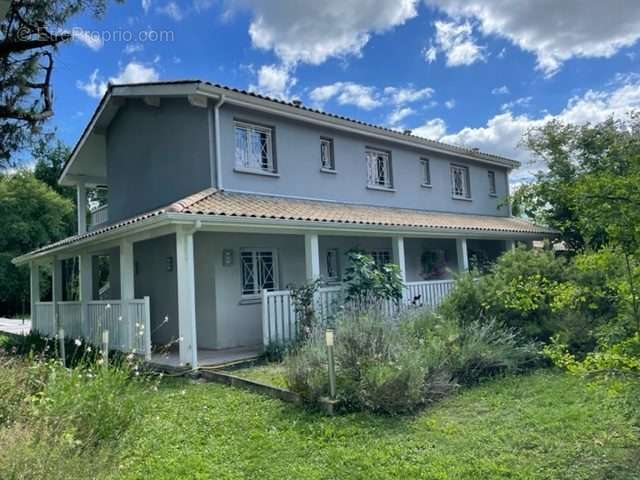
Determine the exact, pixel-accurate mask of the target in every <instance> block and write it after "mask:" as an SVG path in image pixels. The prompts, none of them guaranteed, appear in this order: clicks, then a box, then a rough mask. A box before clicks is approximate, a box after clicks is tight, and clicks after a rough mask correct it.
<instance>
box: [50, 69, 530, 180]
mask: <svg viewBox="0 0 640 480" xmlns="http://www.w3.org/2000/svg"><path fill="white" fill-rule="evenodd" d="M145 91H147V92H151V93H149V94H150V95H162V94H166V95H173V96H175V95H184V96H187V95H190V94H194V95H198V94H199V95H204V96H212V97H213V98H220V97H222V96H224V97H225V98H226V101H227V103H235V102H241V103H242V104H243V105H245V106H248V107H249V108H251V107H254V108H263V109H264V108H271V109H272V110H273V111H274V113H275V114H276V115H278V114H280V115H283V114H286V115H289V116H291V115H293V116H296V118H299V119H302V120H307V121H316V122H318V121H323V122H325V123H326V122H328V123H329V124H330V125H329V126H333V127H336V128H339V127H343V128H351V129H355V130H356V131H357V132H358V133H360V134H363V135H377V136H382V137H383V138H384V139H386V140H388V141H391V142H400V143H403V144H406V145H410V146H413V147H415V148H421V149H425V150H429V151H434V152H441V153H447V154H451V155H456V156H462V157H464V158H467V159H470V160H475V161H479V162H484V163H491V164H497V165H501V166H503V167H506V168H517V167H519V166H520V162H518V161H517V160H513V159H510V158H507V157H504V156H500V155H494V154H491V153H485V152H481V151H479V150H477V149H474V148H468V147H463V146H459V145H452V144H448V143H444V142H440V141H437V140H430V139H427V138H423V137H420V136H417V135H413V134H410V133H405V132H399V131H397V130H393V129H391V128H388V127H384V126H381V125H375V124H372V123H367V122H363V121H361V120H357V119H353V118H349V117H345V116H342V115H337V114H334V113H329V112H325V111H323V110H319V109H315V108H311V107H308V106H305V105H304V104H302V103H300V102H290V101H285V100H280V99H277V98H273V97H269V96H265V95H261V94H259V93H255V92H251V91H247V90H243V89H239V88H234V87H230V86H227V85H221V84H218V83H212V82H207V81H202V80H195V79H194V80H172V81H162V82H147V83H133V84H118V85H113V84H110V85H109V87H108V88H107V91H106V92H105V94H104V95H103V97H102V99H101V100H100V103H99V104H98V106H97V107H96V110H95V111H94V113H93V115H92V117H91V119H90V121H89V123H87V125H86V126H85V129H84V131H83V132H82V134H81V136H80V138H79V139H78V142H77V143H76V145H75V146H74V148H73V150H72V152H71V155H70V156H69V158H68V159H67V162H66V163H65V165H64V168H63V173H62V175H61V177H60V180H62V179H63V178H64V176H65V173H66V172H67V170H68V167H69V166H70V164H71V163H72V162H73V160H74V159H75V158H76V156H77V155H78V153H79V151H80V150H81V148H82V146H83V145H84V143H85V141H86V139H87V138H88V137H89V136H90V135H91V133H92V130H93V129H94V127H95V125H96V122H97V121H98V119H99V118H100V117H101V115H102V114H103V112H104V111H105V109H106V107H107V106H108V105H109V104H110V103H113V101H114V98H115V99H118V98H126V97H142V96H144V95H145Z"/></svg>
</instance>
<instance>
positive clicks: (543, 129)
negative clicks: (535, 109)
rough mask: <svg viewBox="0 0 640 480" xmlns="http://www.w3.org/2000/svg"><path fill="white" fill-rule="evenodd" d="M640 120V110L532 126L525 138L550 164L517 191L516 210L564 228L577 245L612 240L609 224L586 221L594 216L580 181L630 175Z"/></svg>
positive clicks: (572, 245)
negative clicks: (623, 116) (623, 117)
mask: <svg viewBox="0 0 640 480" xmlns="http://www.w3.org/2000/svg"><path fill="white" fill-rule="evenodd" d="M639 125H640V122H639V118H638V115H637V114H632V115H630V116H629V118H628V119H626V120H614V119H609V120H607V121H605V122H602V123H600V124H595V125H592V124H587V125H582V126H579V125H571V124H564V123H562V122H560V121H558V120H553V121H551V122H548V123H547V124H545V125H543V126H540V127H535V128H533V129H531V130H529V131H528V132H527V133H526V134H525V137H524V138H523V143H524V145H525V146H526V147H527V148H528V149H529V150H530V151H531V153H532V154H533V156H534V157H535V158H536V159H538V160H540V161H541V162H542V163H543V165H544V167H545V169H544V170H541V171H539V172H537V173H536V174H535V176H534V181H533V182H532V183H530V184H525V185H523V186H522V187H520V188H518V189H517V190H516V191H515V192H514V194H513V196H512V199H511V200H512V204H513V209H514V213H515V214H519V215H526V216H529V217H531V218H533V219H534V220H536V221H538V222H540V223H542V224H545V225H548V226H550V227H552V228H555V229H557V230H559V231H560V236H561V239H562V240H563V241H564V242H565V243H566V244H567V245H568V246H569V247H570V248H572V249H574V250H580V249H583V248H584V247H585V246H586V245H587V243H589V245H590V246H592V247H598V246H600V245H604V244H605V243H607V229H606V227H605V226H604V225H600V224H597V223H594V222H591V224H590V225H588V224H587V223H585V220H587V219H588V217H589V216H588V215H587V216H586V217H584V216H583V215H584V205H583V204H582V203H581V202H582V200H583V199H584V198H583V197H582V196H579V195H578V194H577V192H578V184H580V183H581V182H582V181H583V180H584V181H586V180H587V179H588V178H590V177H591V176H592V175H604V176H605V177H606V178H611V179H616V178H618V177H621V176H622V177H624V176H626V175H629V174H631V173H632V171H633V168H634V164H633V160H632V159H633V158H637V155H638V152H639V150H640V138H639V137H638V128H639ZM587 226H588V227H589V228H586V227H587Z"/></svg>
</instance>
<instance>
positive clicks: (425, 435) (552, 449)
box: [118, 372, 640, 480]
mask: <svg viewBox="0 0 640 480" xmlns="http://www.w3.org/2000/svg"><path fill="white" fill-rule="evenodd" d="M146 398H147V400H146V402H147V403H148V405H147V407H148V408H147V409H146V411H147V413H146V414H145V417H144V418H142V419H141V420H140V421H139V423H137V424H136V425H134V426H133V428H131V429H130V430H129V433H128V434H127V435H126V436H125V437H124V438H122V441H121V442H119V443H120V445H121V448H122V450H123V451H122V452H121V453H120V457H121V458H120V461H119V472H118V478H140V479H142V478H154V479H165V478H166V479H177V478H189V479H191V478H194V479H236V478H238V479H239V478H261V479H271V478H274V479H285V478H295V479H320V478H323V479H360V478H361V479H367V480H372V479H378V478H428V479H460V478H465V479H494V478H508V479H538V478H545V479H572V480H578V479H589V480H594V479H638V478H640V464H639V462H640V440H639V439H638V437H637V432H634V431H633V429H632V427H631V426H630V425H629V424H628V422H627V421H625V419H624V418H623V417H622V414H621V412H620V411H618V410H616V408H614V407H608V406H607V405H608V403H607V402H604V401H603V399H602V398H601V392H599V391H597V390H595V389H591V388H588V387H587V386H585V384H584V383H583V382H582V381H581V380H580V379H578V378H575V377H571V376H568V375H565V374H559V373H551V372H540V373H536V374H532V375H530V376H523V377H512V378H506V379H501V380H496V381H494V382H489V383H486V384H484V385H483V386H481V387H476V388H473V389H469V390H466V391H463V392H461V393H460V394H458V395H456V396H454V397H452V398H450V399H449V400H446V401H444V402H441V403H440V404H438V405H437V406H435V407H433V408H431V409H429V410H427V411H424V412H423V413H420V414H419V415H416V416H414V417H397V418H385V417H378V416H374V415H370V414H352V415H346V416H340V417H334V418H328V417H324V416H322V415H321V414H315V413H307V412H305V411H303V410H301V409H298V408H296V407H294V406H292V405H288V404H284V403H281V402H279V401H277V400H270V399H267V398H264V397H261V396H258V395H254V394H251V393H247V392H244V391H240V390H237V389H234V388H229V387H224V386H220V385H216V384H203V383H195V382H187V381H183V380H176V381H170V383H166V382H165V384H164V385H163V386H161V387H160V390H159V392H157V393H155V394H149V395H148V396H147V397H146Z"/></svg>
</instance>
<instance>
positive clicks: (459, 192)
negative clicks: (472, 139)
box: [450, 164, 471, 198]
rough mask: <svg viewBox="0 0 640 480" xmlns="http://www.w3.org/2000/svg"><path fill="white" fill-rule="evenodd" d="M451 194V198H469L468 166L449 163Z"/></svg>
mask: <svg viewBox="0 0 640 480" xmlns="http://www.w3.org/2000/svg"><path fill="white" fill-rule="evenodd" d="M450 171H451V195H452V196H453V198H471V189H470V188H469V167H465V166H462V165H453V164H452V165H451V167H450Z"/></svg>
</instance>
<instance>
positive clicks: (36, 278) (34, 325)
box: [29, 262, 40, 330]
mask: <svg viewBox="0 0 640 480" xmlns="http://www.w3.org/2000/svg"><path fill="white" fill-rule="evenodd" d="M29 268H30V290H31V295H30V296H31V330H38V319H37V317H36V302H39V301H40V268H39V267H38V264H37V263H36V262H31V263H30V264H29Z"/></svg>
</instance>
